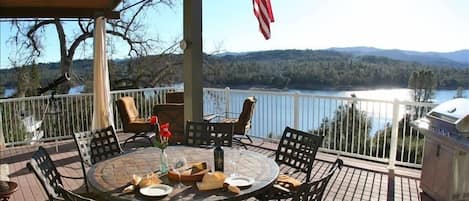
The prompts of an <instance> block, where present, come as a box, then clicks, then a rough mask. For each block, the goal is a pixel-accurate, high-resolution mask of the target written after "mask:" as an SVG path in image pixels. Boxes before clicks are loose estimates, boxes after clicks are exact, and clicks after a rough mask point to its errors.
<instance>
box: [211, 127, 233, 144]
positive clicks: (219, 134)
mask: <svg viewBox="0 0 469 201" xmlns="http://www.w3.org/2000/svg"><path fill="white" fill-rule="evenodd" d="M234 125H235V124H234V123H223V122H219V123H218V122H217V123H207V129H208V131H207V132H208V136H209V139H210V143H213V144H219V145H220V146H225V147H231V146H232V145H233V132H234Z"/></svg>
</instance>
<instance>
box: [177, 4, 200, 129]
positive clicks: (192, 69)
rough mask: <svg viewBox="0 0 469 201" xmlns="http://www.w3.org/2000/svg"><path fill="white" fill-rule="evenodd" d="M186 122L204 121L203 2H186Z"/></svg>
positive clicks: (184, 42)
mask: <svg viewBox="0 0 469 201" xmlns="http://www.w3.org/2000/svg"><path fill="white" fill-rule="evenodd" d="M183 9H184V39H183V41H182V42H181V48H183V49H184V120H185V121H187V120H194V121H202V119H203V90H202V0H184V8H183Z"/></svg>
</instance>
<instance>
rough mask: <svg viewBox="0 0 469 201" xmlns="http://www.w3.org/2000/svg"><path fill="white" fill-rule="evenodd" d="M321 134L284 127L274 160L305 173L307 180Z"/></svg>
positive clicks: (319, 143) (320, 142) (320, 141)
mask: <svg viewBox="0 0 469 201" xmlns="http://www.w3.org/2000/svg"><path fill="white" fill-rule="evenodd" d="M323 138H324V137H323V136H319V135H314V134H311V133H307V132H303V131H300V130H296V129H293V128H290V127H286V128H285V130H284V131H283V135H282V138H281V139H280V142H279V144H278V147H277V151H276V152H275V161H276V162H277V163H279V164H285V165H288V166H290V167H293V168H295V169H297V170H299V171H302V172H304V173H306V177H305V178H304V179H305V181H309V179H310V176H311V171H312V169H313V162H314V160H315V159H316V153H317V151H318V149H319V147H320V146H321V144H322V141H323Z"/></svg>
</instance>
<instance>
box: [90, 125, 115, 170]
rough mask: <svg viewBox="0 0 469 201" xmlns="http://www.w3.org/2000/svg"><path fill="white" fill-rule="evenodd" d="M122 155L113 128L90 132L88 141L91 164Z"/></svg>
mask: <svg viewBox="0 0 469 201" xmlns="http://www.w3.org/2000/svg"><path fill="white" fill-rule="evenodd" d="M122 153H123V151H122V148H121V146H120V144H119V140H118V138H117V135H116V132H115V131H114V127H112V126H109V127H107V128H103V129H98V130H96V131H93V132H92V139H91V141H90V159H91V164H95V163H97V162H99V161H103V160H106V159H108V158H112V157H114V156H118V155H121V154H122Z"/></svg>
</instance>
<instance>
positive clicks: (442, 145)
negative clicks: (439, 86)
mask: <svg viewBox="0 0 469 201" xmlns="http://www.w3.org/2000/svg"><path fill="white" fill-rule="evenodd" d="M412 126H413V127H415V128H417V129H418V130H419V131H420V132H422V133H423V134H424V135H425V152H424V156H423V164H422V174H421V181H420V187H421V188H422V190H423V191H424V192H425V193H427V194H428V195H429V196H430V197H432V198H433V199H435V200H454V201H463V200H466V201H467V200H469V99H463V98H459V99H453V100H450V101H448V102H445V103H442V104H440V105H438V106H437V107H435V108H434V109H433V110H431V111H430V112H429V113H428V114H427V115H426V116H425V117H424V118H421V119H418V120H416V121H414V122H412Z"/></svg>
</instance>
